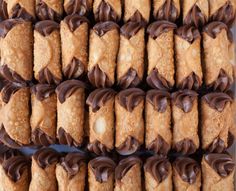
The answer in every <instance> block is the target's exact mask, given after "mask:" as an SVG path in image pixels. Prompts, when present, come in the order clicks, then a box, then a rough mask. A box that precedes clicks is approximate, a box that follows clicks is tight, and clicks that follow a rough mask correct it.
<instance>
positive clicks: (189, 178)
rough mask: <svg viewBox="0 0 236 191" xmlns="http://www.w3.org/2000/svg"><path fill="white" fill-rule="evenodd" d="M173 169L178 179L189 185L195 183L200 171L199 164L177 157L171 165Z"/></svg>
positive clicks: (186, 158) (189, 159)
mask: <svg viewBox="0 0 236 191" xmlns="http://www.w3.org/2000/svg"><path fill="white" fill-rule="evenodd" d="M173 167H174V169H175V170H176V172H177V173H178V175H179V176H180V178H181V179H182V180H183V181H184V182H187V183H189V184H194V183H195V182H196V180H197V176H198V174H199V173H200V170H201V169H200V166H199V164H198V163H197V162H196V161H195V160H193V159H191V158H188V157H178V158H177V159H176V160H175V162H174V163H173Z"/></svg>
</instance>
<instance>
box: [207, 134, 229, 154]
mask: <svg viewBox="0 0 236 191" xmlns="http://www.w3.org/2000/svg"><path fill="white" fill-rule="evenodd" d="M225 149H226V148H225V142H224V141H223V140H222V139H221V138H218V137H217V138H215V139H214V141H213V142H212V143H211V144H210V145H209V146H208V149H207V151H209V152H210V153H222V152H223V151H224V150H225Z"/></svg>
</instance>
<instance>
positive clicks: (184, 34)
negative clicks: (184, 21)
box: [176, 25, 201, 44]
mask: <svg viewBox="0 0 236 191" xmlns="http://www.w3.org/2000/svg"><path fill="white" fill-rule="evenodd" d="M176 34H177V35H178V36H179V37H180V38H182V39H184V40H186V41H188V42H189V43H191V44H192V43H193V42H194V41H195V40H196V39H198V38H201V34H200V32H199V30H198V29H197V28H195V27H194V26H189V25H184V26H181V27H179V28H178V29H177V30H176Z"/></svg>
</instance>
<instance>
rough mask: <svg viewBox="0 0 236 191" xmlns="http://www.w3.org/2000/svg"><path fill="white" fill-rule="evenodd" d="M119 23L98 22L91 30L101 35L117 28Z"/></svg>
mask: <svg viewBox="0 0 236 191" xmlns="http://www.w3.org/2000/svg"><path fill="white" fill-rule="evenodd" d="M119 28H120V27H119V25H118V24H116V23H115V22H112V21H105V22H99V23H97V24H96V25H94V27H93V30H94V32H95V33H96V34H97V35H98V36H100V37H101V36H103V35H105V34H106V33H107V32H109V31H112V30H119Z"/></svg>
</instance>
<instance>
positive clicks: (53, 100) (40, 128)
mask: <svg viewBox="0 0 236 191" xmlns="http://www.w3.org/2000/svg"><path fill="white" fill-rule="evenodd" d="M31 106H32V114H31V118H30V125H31V131H32V135H31V139H32V141H33V143H34V144H35V145H43V146H48V145H51V144H54V143H55V142H56V128H57V126H56V114H57V96H56V94H55V87H54V86H52V85H48V84H37V85H35V86H33V87H32V89H31Z"/></svg>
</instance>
